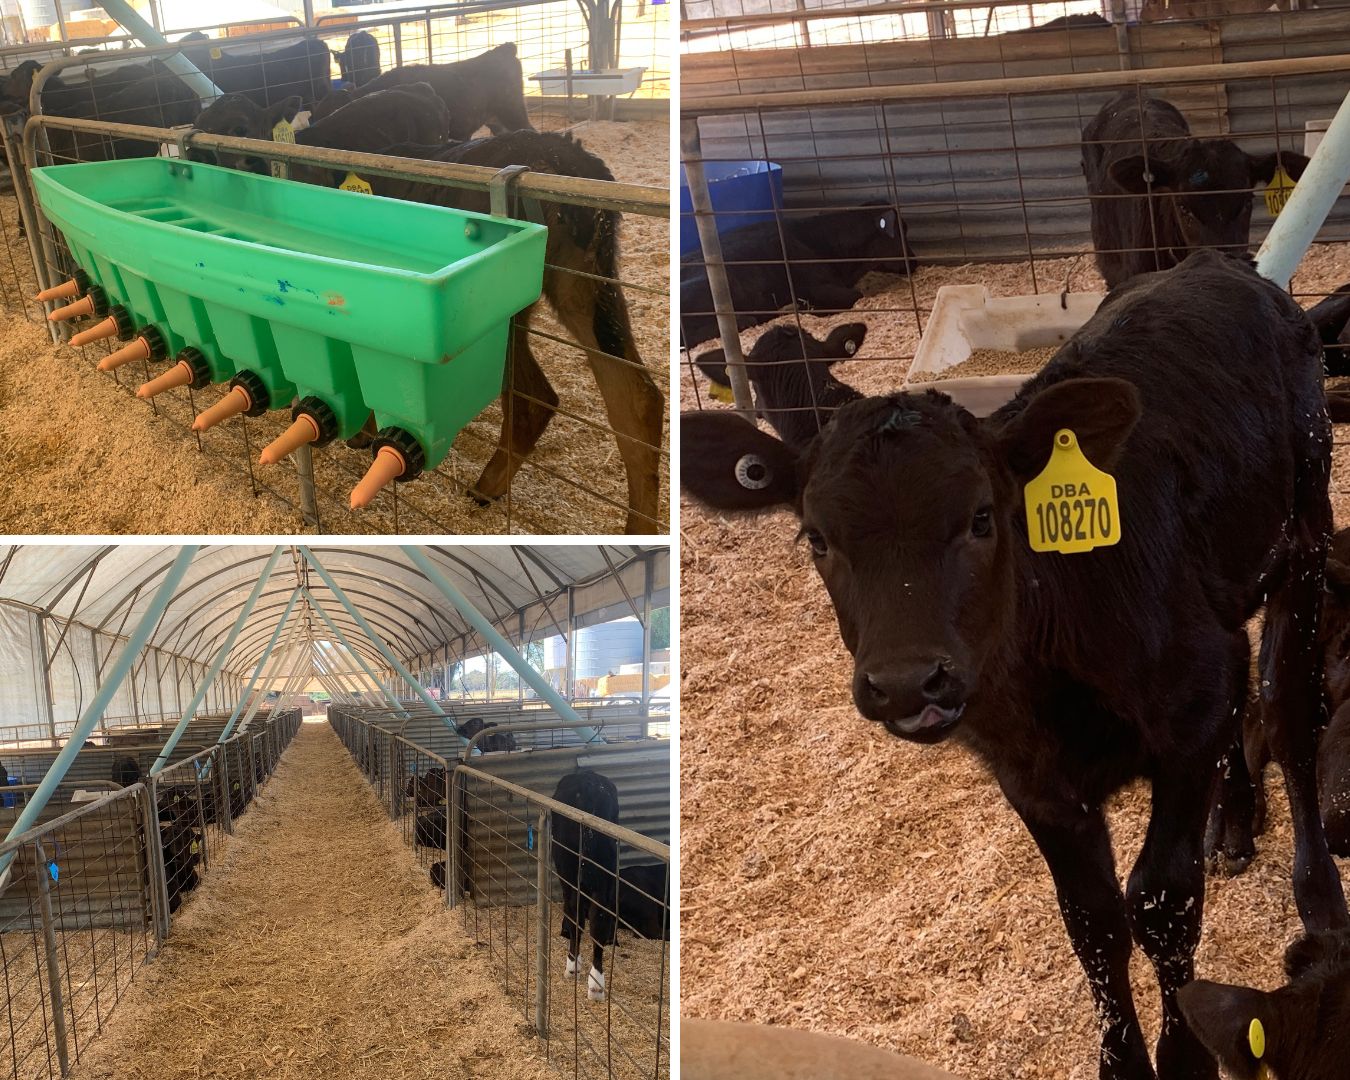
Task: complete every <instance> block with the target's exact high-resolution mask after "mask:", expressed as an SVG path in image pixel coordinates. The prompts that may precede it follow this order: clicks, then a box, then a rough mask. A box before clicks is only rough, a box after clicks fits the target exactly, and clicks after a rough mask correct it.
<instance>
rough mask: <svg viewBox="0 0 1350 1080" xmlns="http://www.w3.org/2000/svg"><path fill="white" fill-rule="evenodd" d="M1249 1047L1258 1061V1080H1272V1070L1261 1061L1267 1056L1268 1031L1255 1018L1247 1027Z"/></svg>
mask: <svg viewBox="0 0 1350 1080" xmlns="http://www.w3.org/2000/svg"><path fill="white" fill-rule="evenodd" d="M1247 1046H1248V1047H1249V1048H1250V1049H1251V1052H1252V1057H1254V1058H1256V1060H1257V1067H1256V1080H1270V1069H1269V1068H1267V1067H1266V1063H1265V1062H1264V1061H1262V1060H1261V1059H1262V1058H1263V1057H1265V1056H1266V1029H1265V1026H1264V1025H1263V1024H1262V1023H1261V1021H1260V1020H1257V1019H1255V1018H1253V1019H1252V1022H1251V1023H1250V1024H1249V1025H1247Z"/></svg>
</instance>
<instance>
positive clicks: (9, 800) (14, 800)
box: [4, 774, 19, 810]
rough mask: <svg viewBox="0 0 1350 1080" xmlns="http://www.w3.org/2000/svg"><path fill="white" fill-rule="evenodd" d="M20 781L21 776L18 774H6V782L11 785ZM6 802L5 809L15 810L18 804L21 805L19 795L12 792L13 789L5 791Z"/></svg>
mask: <svg viewBox="0 0 1350 1080" xmlns="http://www.w3.org/2000/svg"><path fill="white" fill-rule="evenodd" d="M18 782H19V778H18V777H17V776H10V775H8V774H6V775H5V783H6V784H8V785H10V786H11V787H12V786H13V785H15V784H17V783H18ZM4 802H5V809H6V810H13V809H14V808H15V807H16V806H18V805H19V800H18V797H17V795H16V794H15V793H14V792H12V791H7V792H5V795H4Z"/></svg>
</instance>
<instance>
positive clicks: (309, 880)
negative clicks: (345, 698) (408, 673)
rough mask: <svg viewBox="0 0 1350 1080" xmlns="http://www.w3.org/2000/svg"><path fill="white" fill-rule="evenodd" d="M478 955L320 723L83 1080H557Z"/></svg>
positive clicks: (190, 907)
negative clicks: (260, 1079) (258, 1079)
mask: <svg viewBox="0 0 1350 1080" xmlns="http://www.w3.org/2000/svg"><path fill="white" fill-rule="evenodd" d="M518 1025H519V1021H518V1019H517V1018H516V1016H515V1015H514V1014H513V1012H512V1009H511V1007H510V1004H509V1003H508V1001H507V1000H506V998H505V997H504V996H503V995H502V993H501V992H500V991H499V990H498V988H497V983H496V982H495V980H494V977H493V974H492V972H491V970H490V969H489V968H488V967H487V965H486V962H485V960H484V959H483V957H482V955H481V953H480V951H479V950H477V949H476V948H475V946H474V945H473V943H472V942H471V941H470V940H469V939H468V938H467V937H466V936H465V935H464V933H463V932H462V931H461V929H460V927H459V924H458V921H457V920H456V919H455V918H454V917H453V916H452V915H451V914H450V913H448V912H446V911H445V910H444V907H443V903H442V900H441V898H440V896H439V894H438V893H436V892H435V891H434V890H433V889H432V888H431V886H430V884H429V883H428V882H427V880H426V876H425V874H423V873H421V872H420V871H419V870H418V869H417V867H416V866H415V865H414V864H413V863H412V862H411V860H409V859H408V858H407V854H406V851H405V850H404V848H403V845H402V843H401V842H400V840H399V838H398V835H397V833H396V832H395V831H394V829H393V827H392V826H391V825H390V823H389V822H388V820H387V818H386V817H385V815H384V813H383V811H382V810H381V808H380V806H379V805H378V803H377V801H376V799H375V797H374V795H373V794H372V793H371V791H370V789H369V787H368V786H367V785H366V783H365V782H364V780H363V779H362V777H361V776H360V774H359V773H358V772H357V769H356V766H355V765H354V763H353V762H352V760H351V757H350V756H349V755H348V754H347V752H346V750H345V749H344V748H343V747H342V744H341V743H340V742H339V741H338V739H337V737H336V735H334V733H333V731H332V729H331V728H329V727H328V726H327V725H326V724H305V725H304V726H303V727H302V728H301V729H300V732H299V733H298V734H297V735H296V738H295V741H294V742H293V743H292V745H291V746H290V748H289V749H288V750H287V751H286V753H285V755H284V756H283V757H282V760H281V763H280V764H279V766H278V767H277V770H276V773H275V775H274V776H273V778H272V780H271V781H270V782H269V783H268V785H267V786H266V787H265V788H264V789H263V790H262V792H261V793H260V798H259V799H258V800H257V801H256V802H255V803H254V805H253V807H252V808H251V809H250V811H249V813H248V814H246V815H245V816H244V817H243V818H241V819H240V822H239V826H238V829H237V833H236V837H235V841H234V842H233V843H230V844H228V845H226V846H225V848H224V850H223V852H222V855H221V856H220V860H219V862H218V863H217V865H216V866H215V867H214V868H213V870H212V872H211V874H210V875H209V876H208V877H207V879H206V880H205V881H204V883H203V885H202V886H201V888H200V889H198V890H196V891H195V892H194V893H193V895H192V897H191V899H190V900H189V902H188V903H187V904H186V905H185V906H184V908H183V909H182V912H181V913H180V916H179V917H178V918H177V919H176V920H175V923H174V928H173V932H172V934H171V935H170V937H169V939H168V941H167V942H166V943H165V945H164V947H163V950H162V952H161V954H160V956H159V958H158V959H157V960H155V961H154V962H153V963H151V964H149V965H148V966H147V967H146V969H145V971H144V972H143V973H142V974H141V976H139V977H138V979H137V982H136V985H135V986H134V987H133V988H132V990H131V991H130V992H129V993H128V994H127V995H126V997H125V998H124V1000H123V1002H122V1004H121V1005H120V1006H118V1009H117V1011H116V1012H115V1013H114V1014H113V1016H112V1019H111V1020H110V1021H109V1022H108V1024H107V1027H106V1030H105V1032H104V1034H103V1035H102V1036H101V1037H100V1038H98V1039H97V1040H95V1041H94V1042H93V1043H92V1044H91V1045H89V1046H88V1047H87V1048H86V1050H85V1053H84V1056H83V1059H82V1060H81V1062H80V1064H79V1065H78V1066H77V1067H76V1068H75V1069H74V1070H72V1073H71V1076H72V1077H74V1078H78V1080H95V1078H109V1080H111V1078H113V1077H116V1078H118V1080H134V1078H138V1077H143V1078H153V1080H172V1078H176V1077H194V1078H195V1077H207V1078H209V1077H227V1076H228V1077H239V1076H267V1077H275V1078H278V1080H301V1078H308V1077H313V1078H316V1080H319V1078H321V1080H332V1078H333V1077H338V1076H340V1077H350V1078H353V1080H377V1078H378V1080H384V1078H387V1077H390V1076H399V1077H406V1078H416V1077H425V1078H427V1080H431V1078H433V1077H434V1078H436V1080H445V1078H447V1077H449V1078H451V1080H469V1078H473V1080H545V1078H546V1077H547V1076H549V1075H550V1074H549V1072H548V1069H547V1066H546V1065H545V1064H544V1062H543V1060H542V1058H541V1057H540V1055H539V1053H538V1052H537V1050H536V1048H535V1047H534V1045H533V1044H532V1043H531V1042H530V1040H529V1039H528V1038H526V1037H525V1035H523V1034H522V1033H521V1031H520V1030H519V1029H518Z"/></svg>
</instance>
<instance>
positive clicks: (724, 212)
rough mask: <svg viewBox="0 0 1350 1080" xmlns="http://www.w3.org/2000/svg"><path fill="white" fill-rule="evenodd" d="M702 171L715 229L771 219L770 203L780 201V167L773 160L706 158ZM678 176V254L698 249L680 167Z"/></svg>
mask: <svg viewBox="0 0 1350 1080" xmlns="http://www.w3.org/2000/svg"><path fill="white" fill-rule="evenodd" d="M703 172H704V175H705V176H707V178H708V194H709V195H711V196H712V206H713V219H714V220H715V221H716V222H717V231H718V232H719V233H726V232H730V231H731V230H732V229H739V228H740V227H741V226H742V225H753V224H754V223H755V222H757V221H772V220H773V211H774V207H777V206H782V205H783V167H782V166H781V165H778V164H776V163H775V162H772V161H709V162H706V163H705V164H704V166H703ZM680 177H681V179H680V254H681V255H688V254H689V253H690V252H696V251H698V250H699V246H698V225H697V223H696V222H695V220H694V214H693V210H694V204H693V201H692V200H691V199H690V197H689V182H688V180H687V179H685V177H684V170H683V168H681V170H680Z"/></svg>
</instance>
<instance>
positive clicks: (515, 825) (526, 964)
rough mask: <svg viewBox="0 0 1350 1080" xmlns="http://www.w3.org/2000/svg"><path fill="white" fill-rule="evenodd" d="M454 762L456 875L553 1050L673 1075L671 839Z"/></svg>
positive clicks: (571, 1057)
mask: <svg viewBox="0 0 1350 1080" xmlns="http://www.w3.org/2000/svg"><path fill="white" fill-rule="evenodd" d="M455 775H456V786H455V790H454V791H452V796H451V797H452V799H454V800H455V802H456V803H457V806H458V812H457V813H456V814H453V815H452V824H451V830H452V833H453V836H452V848H453V851H452V856H451V863H450V866H451V869H450V872H449V874H448V877H449V878H450V882H451V887H452V888H453V889H454V890H455V891H456V893H457V894H458V896H459V898H460V902H461V908H462V912H463V917H464V925H465V929H466V930H467V931H468V932H469V933H471V934H472V935H473V936H474V938H475V939H476V940H477V941H479V942H480V943H481V944H483V945H485V946H486V947H487V949H488V951H489V955H490V956H491V958H492V962H493V966H494V967H495V968H496V970H497V972H498V975H499V977H500V979H501V981H502V984H503V986H504V988H505V990H506V993H507V995H508V996H509V997H511V998H512V1000H513V1001H515V1002H516V1004H517V1007H518V1008H519V1009H520V1010H521V1015H522V1018H523V1019H525V1020H526V1021H528V1022H531V1023H533V1024H534V1026H535V1029H536V1031H537V1033H538V1034H539V1037H540V1038H542V1039H544V1040H546V1043H545V1045H546V1047H547V1053H548V1056H549V1060H550V1061H551V1062H553V1063H554V1064H555V1066H557V1067H559V1068H560V1069H561V1070H562V1071H563V1072H565V1073H567V1074H569V1075H575V1076H596V1077H633V1078H639V1077H661V1076H668V1075H669V1064H670V1062H669V1009H670V998H669V983H670V966H669V945H668V938H669V890H668V878H669V862H670V856H669V848H668V847H667V846H666V845H664V844H661V843H658V842H656V841H653V840H651V839H649V838H648V837H645V836H642V835H641V834H639V833H636V832H633V831H632V830H630V829H625V828H622V827H620V826H618V825H616V824H614V823H613V822H611V821H607V820H604V819H602V818H597V817H595V816H593V815H589V814H586V813H584V812H583V811H579V810H578V809H576V808H575V807H573V806H569V805H565V804H563V803H559V802H557V801H555V800H553V799H549V798H546V797H545V796H542V795H539V794H537V793H536V792H533V791H530V790H529V789H527V788H522V787H520V786H518V785H514V784H510V783H509V782H507V781H503V780H501V779H500V778H498V777H493V776H490V775H488V774H486V773H482V772H479V771H478V770H475V769H472V768H469V767H467V766H461V767H460V768H458V769H457V770H456V773H455ZM590 775H591V776H592V777H593V776H594V775H595V774H593V773H592V774H590ZM601 782H602V783H608V781H607V780H604V779H603V778H601Z"/></svg>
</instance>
